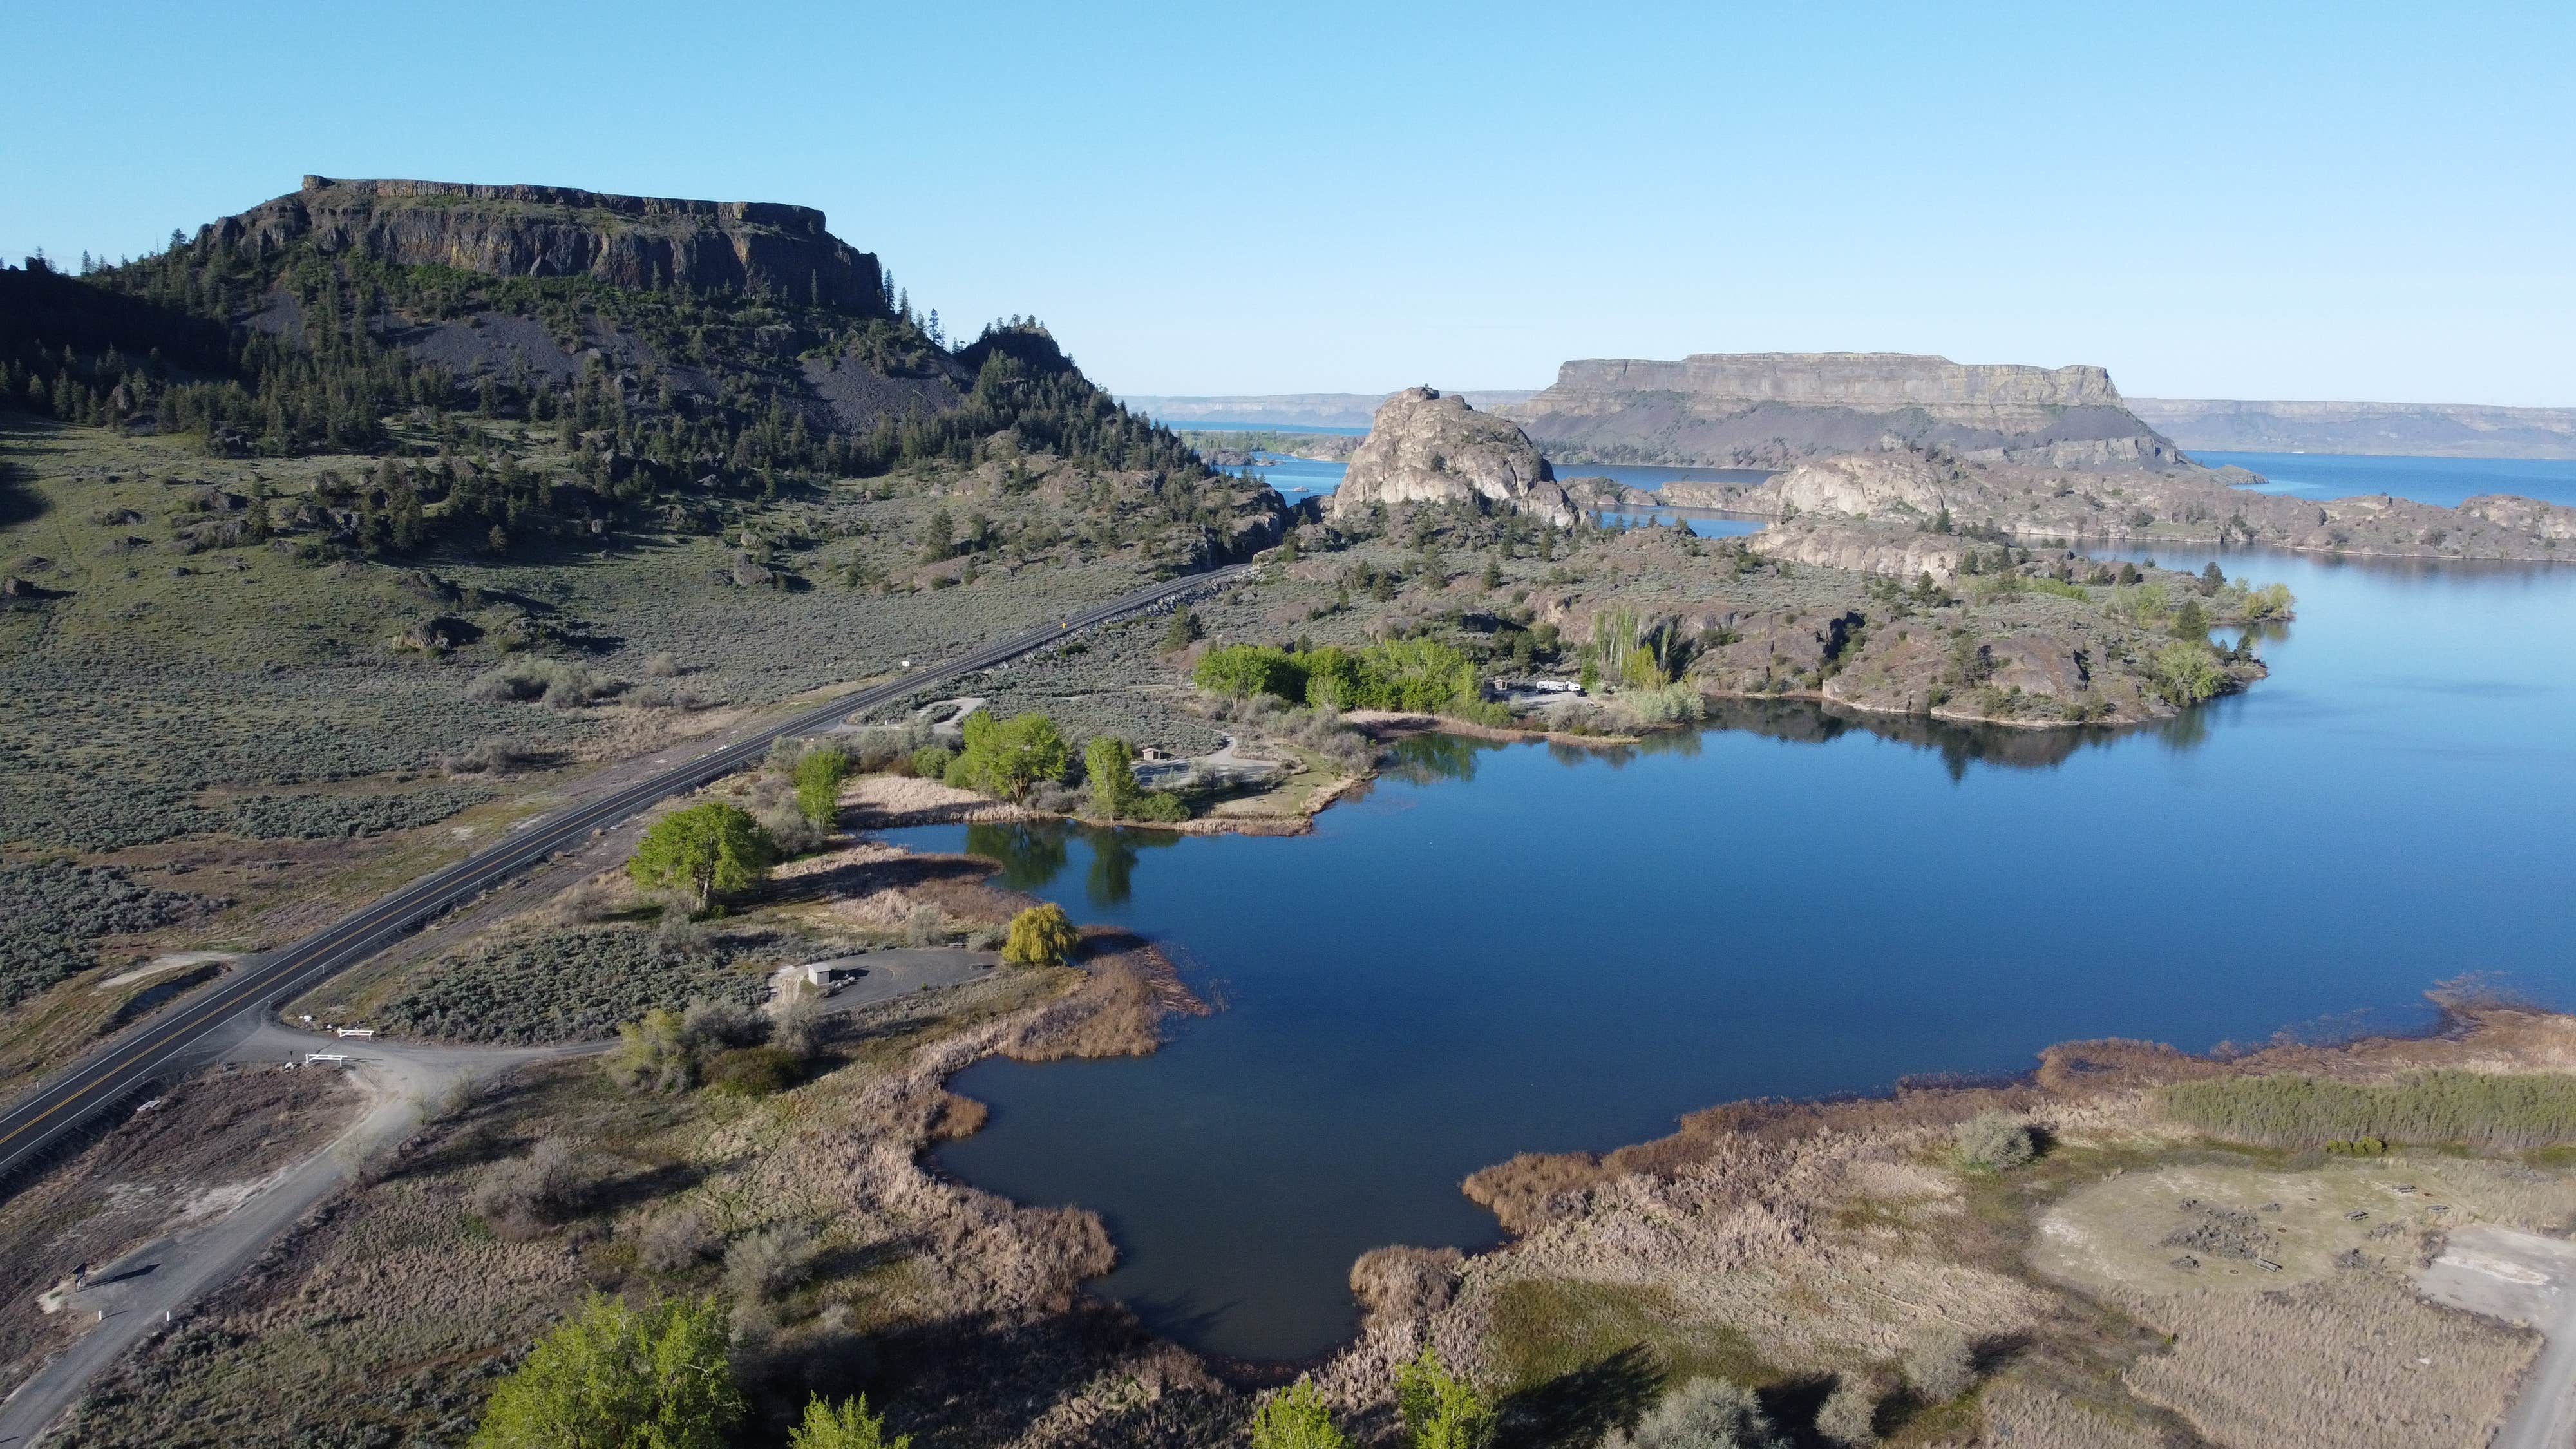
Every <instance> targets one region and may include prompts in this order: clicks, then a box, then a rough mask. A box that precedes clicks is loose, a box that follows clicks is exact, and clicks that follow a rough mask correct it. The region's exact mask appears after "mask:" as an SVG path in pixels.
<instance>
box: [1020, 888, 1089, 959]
mask: <svg viewBox="0 0 2576 1449" xmlns="http://www.w3.org/2000/svg"><path fill="white" fill-rule="evenodd" d="M1081 945H1082V936H1081V934H1080V933H1079V932H1077V931H1075V930H1074V929H1073V921H1072V919H1071V918H1070V917H1068V916H1066V915H1065V913H1064V907H1062V906H1059V905H1057V904H1056V903H1055V902H1053V901H1049V902H1047V903H1046V904H1044V905H1039V906H1031V907H1029V908H1028V909H1027V910H1025V911H1022V912H1020V913H1019V914H1018V915H1016V916H1013V917H1011V930H1010V934H1009V935H1008V936H1006V937H1004V938H1003V940H1002V959H1003V960H1005V961H1008V962H1010V963H1011V964H1012V965H1014V966H1055V965H1061V964H1062V963H1064V962H1067V961H1070V960H1072V959H1073V953H1074V951H1075V950H1076V949H1077V948H1078V947H1080V946H1081Z"/></svg>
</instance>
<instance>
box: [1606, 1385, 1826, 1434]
mask: <svg viewBox="0 0 2576 1449" xmlns="http://www.w3.org/2000/svg"><path fill="white" fill-rule="evenodd" d="M1603 1445H1604V1449H1788V1446H1789V1441H1788V1440H1787V1439H1786V1438H1784V1437H1782V1436H1781V1434H1780V1431H1779V1430H1778V1429H1777V1428H1776V1427H1774V1426H1773V1424H1772V1423H1771V1416H1770V1415H1769V1414H1767V1413H1765V1412H1764V1411H1763V1408H1762V1401H1761V1400H1760V1399H1757V1398H1755V1397H1754V1396H1753V1391H1752V1390H1751V1389H1748V1388H1745V1387H1744V1386H1743V1385H1741V1384H1733V1383H1729V1382H1727V1381H1726V1380H1724V1379H1692V1380H1691V1381H1690V1382H1689V1383H1686V1384H1683V1385H1682V1386H1681V1387H1680V1388H1677V1389H1675V1390H1673V1391H1672V1392H1671V1393H1668V1394H1666V1395H1664V1397H1663V1399H1662V1400H1661V1401H1660V1402H1658V1403H1657V1404H1656V1405H1655V1406H1654V1407H1653V1408H1652V1409H1649V1410H1647V1411H1646V1415H1645V1417H1644V1418H1642V1419H1639V1420H1638V1421H1637V1427H1636V1428H1634V1429H1632V1430H1628V1431H1625V1432H1621V1433H1614V1434H1612V1435H1611V1436H1610V1437H1609V1438H1608V1439H1607V1440H1605V1441H1603Z"/></svg>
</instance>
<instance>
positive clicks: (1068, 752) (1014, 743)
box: [946, 712, 1073, 800]
mask: <svg viewBox="0 0 2576 1449" xmlns="http://www.w3.org/2000/svg"><path fill="white" fill-rule="evenodd" d="M964 734H965V745H966V748H965V749H964V750H963V751H961V752H960V753H959V754H958V756H957V758H956V759H955V760H953V761H951V762H950V763H949V766H948V770H947V773H946V779H947V781H948V783H949V784H951V785H955V786H958V787H959V788H961V789H966V790H981V791H983V792H984V793H985V794H987V795H999V796H1001V797H1003V798H1004V799H1008V800H1017V799H1020V798H1022V797H1024V796H1026V795H1027V794H1028V793H1029V791H1030V790H1031V789H1033V788H1035V787H1036V785H1037V784H1038V782H1040V781H1042V780H1056V779H1061V778H1063V776H1064V770H1065V766H1067V765H1068V764H1071V763H1072V761H1073V749H1072V747H1071V746H1069V745H1067V744H1066V743H1065V742H1064V736H1063V734H1061V733H1060V732H1058V731H1057V729H1056V727H1055V721H1054V720H1051V719H1048V718H1047V717H1046V716H1045V715H1042V714H1023V715H1014V716H1012V717H1011V718H1009V719H1007V720H998V719H995V718H993V717H992V716H991V715H989V714H984V713H981V712H978V713H975V714H971V715H968V716H967V717H966V725H965V729H964Z"/></svg>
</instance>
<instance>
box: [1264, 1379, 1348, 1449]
mask: <svg viewBox="0 0 2576 1449" xmlns="http://www.w3.org/2000/svg"><path fill="white" fill-rule="evenodd" d="M1350 1442H1351V1441H1350V1439H1349V1437H1348V1436H1346V1435H1344V1434H1343V1433H1342V1431H1341V1430H1340V1429H1338V1428H1336V1427H1334V1425H1333V1416H1332V1414H1331V1413H1329V1412H1327V1411H1326V1410H1325V1408H1324V1396H1323V1394H1322V1393H1321V1392H1319V1391H1318V1390H1317V1389H1316V1388H1315V1381H1314V1380H1313V1379H1309V1378H1304V1377H1300V1378H1299V1379H1298V1380H1297V1382H1295V1383H1294V1384H1291V1385H1289V1386H1288V1387H1287V1388H1284V1389H1282V1390H1280V1391H1279V1392H1277V1393H1275V1394H1272V1395H1270V1396H1269V1397H1268V1398H1265V1399H1263V1400H1262V1401H1261V1407H1260V1408H1258V1409H1256V1410H1254V1411H1253V1414H1252V1449H1346V1446H1347V1445H1348V1444H1349V1443H1350Z"/></svg>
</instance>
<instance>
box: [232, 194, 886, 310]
mask: <svg viewBox="0 0 2576 1449" xmlns="http://www.w3.org/2000/svg"><path fill="white" fill-rule="evenodd" d="M305 240H309V241H311V242H312V243H313V244H314V245H315V246H316V247H317V248H318V249H320V250H322V251H325V252H354V253H356V254H357V255H359V256H362V257H366V258H370V259H372V260H376V261H381V262H386V263H390V264H392V265H395V266H424V265H443V266H450V267H456V268H458V269H460V270H463V271H469V272H481V273H484V274H486V275H489V276H497V277H572V276H582V275H585V274H586V275H589V276H595V277H597V278H599V279H600V280H601V281H604V282H608V283H610V284H612V285H614V286H619V287H630V288H634V289H636V290H639V291H654V290H659V289H664V288H672V287H685V288H689V289H692V290H696V291H701V292H711V291H725V290H731V291H735V292H739V293H742V294H744V295H751V294H755V293H762V292H766V293H771V294H775V295H779V296H783V297H785V298H788V299H789V300H792V301H797V302H804V303H808V304H810V305H815V306H823V305H830V306H836V307H842V308H847V309H850V310H854V311H863V312H881V311H883V310H885V299H884V292H883V288H884V278H883V275H882V273H881V272H880V271H879V270H878V267H877V259H876V258H875V257H873V256H871V255H869V254H868V253H866V252H862V251H858V250H855V249H853V248H852V247H851V246H850V245H849V244H848V243H846V242H844V241H842V240H840V239H839V238H837V237H835V236H833V235H832V234H831V233H830V232H828V231H826V230H824V228H823V213H821V212H819V211H816V210H814V209H813V208H811V207H805V206H787V205H783V204H780V203H778V202H769V201H683V200H677V199H674V198H670V197H662V196H610V195H605V194H603V193H600V192H596V191H580V190H575V189H574V188H571V187H567V186H472V185H464V184H460V183H456V182H448V181H335V180H333V179H331V178H330V177H327V176H307V177H305V178H304V184H303V186H302V188H301V189H299V190H297V191H295V192H293V193H291V194H289V195H286V196H281V197H278V198H277V199H276V200H274V201H267V202H263V203H261V204H260V205H258V206H255V207H253V208H251V209H250V210H249V211H246V212H243V213H242V214H241V215H239V216H235V217H228V218H226V219H225V220H223V221H220V222H216V223H213V224H212V225H209V226H207V227H205V228H203V229H201V230H200V231H199V233H198V245H199V247H200V248H210V247H214V246H219V245H226V246H232V247H241V248H247V249H249V250H250V251H252V252H253V253H255V254H262V255H264V254H266V253H268V252H270V251H274V250H277V249H280V248H283V247H285V246H287V245H289V244H291V243H293V242H297V241H305Z"/></svg>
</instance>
